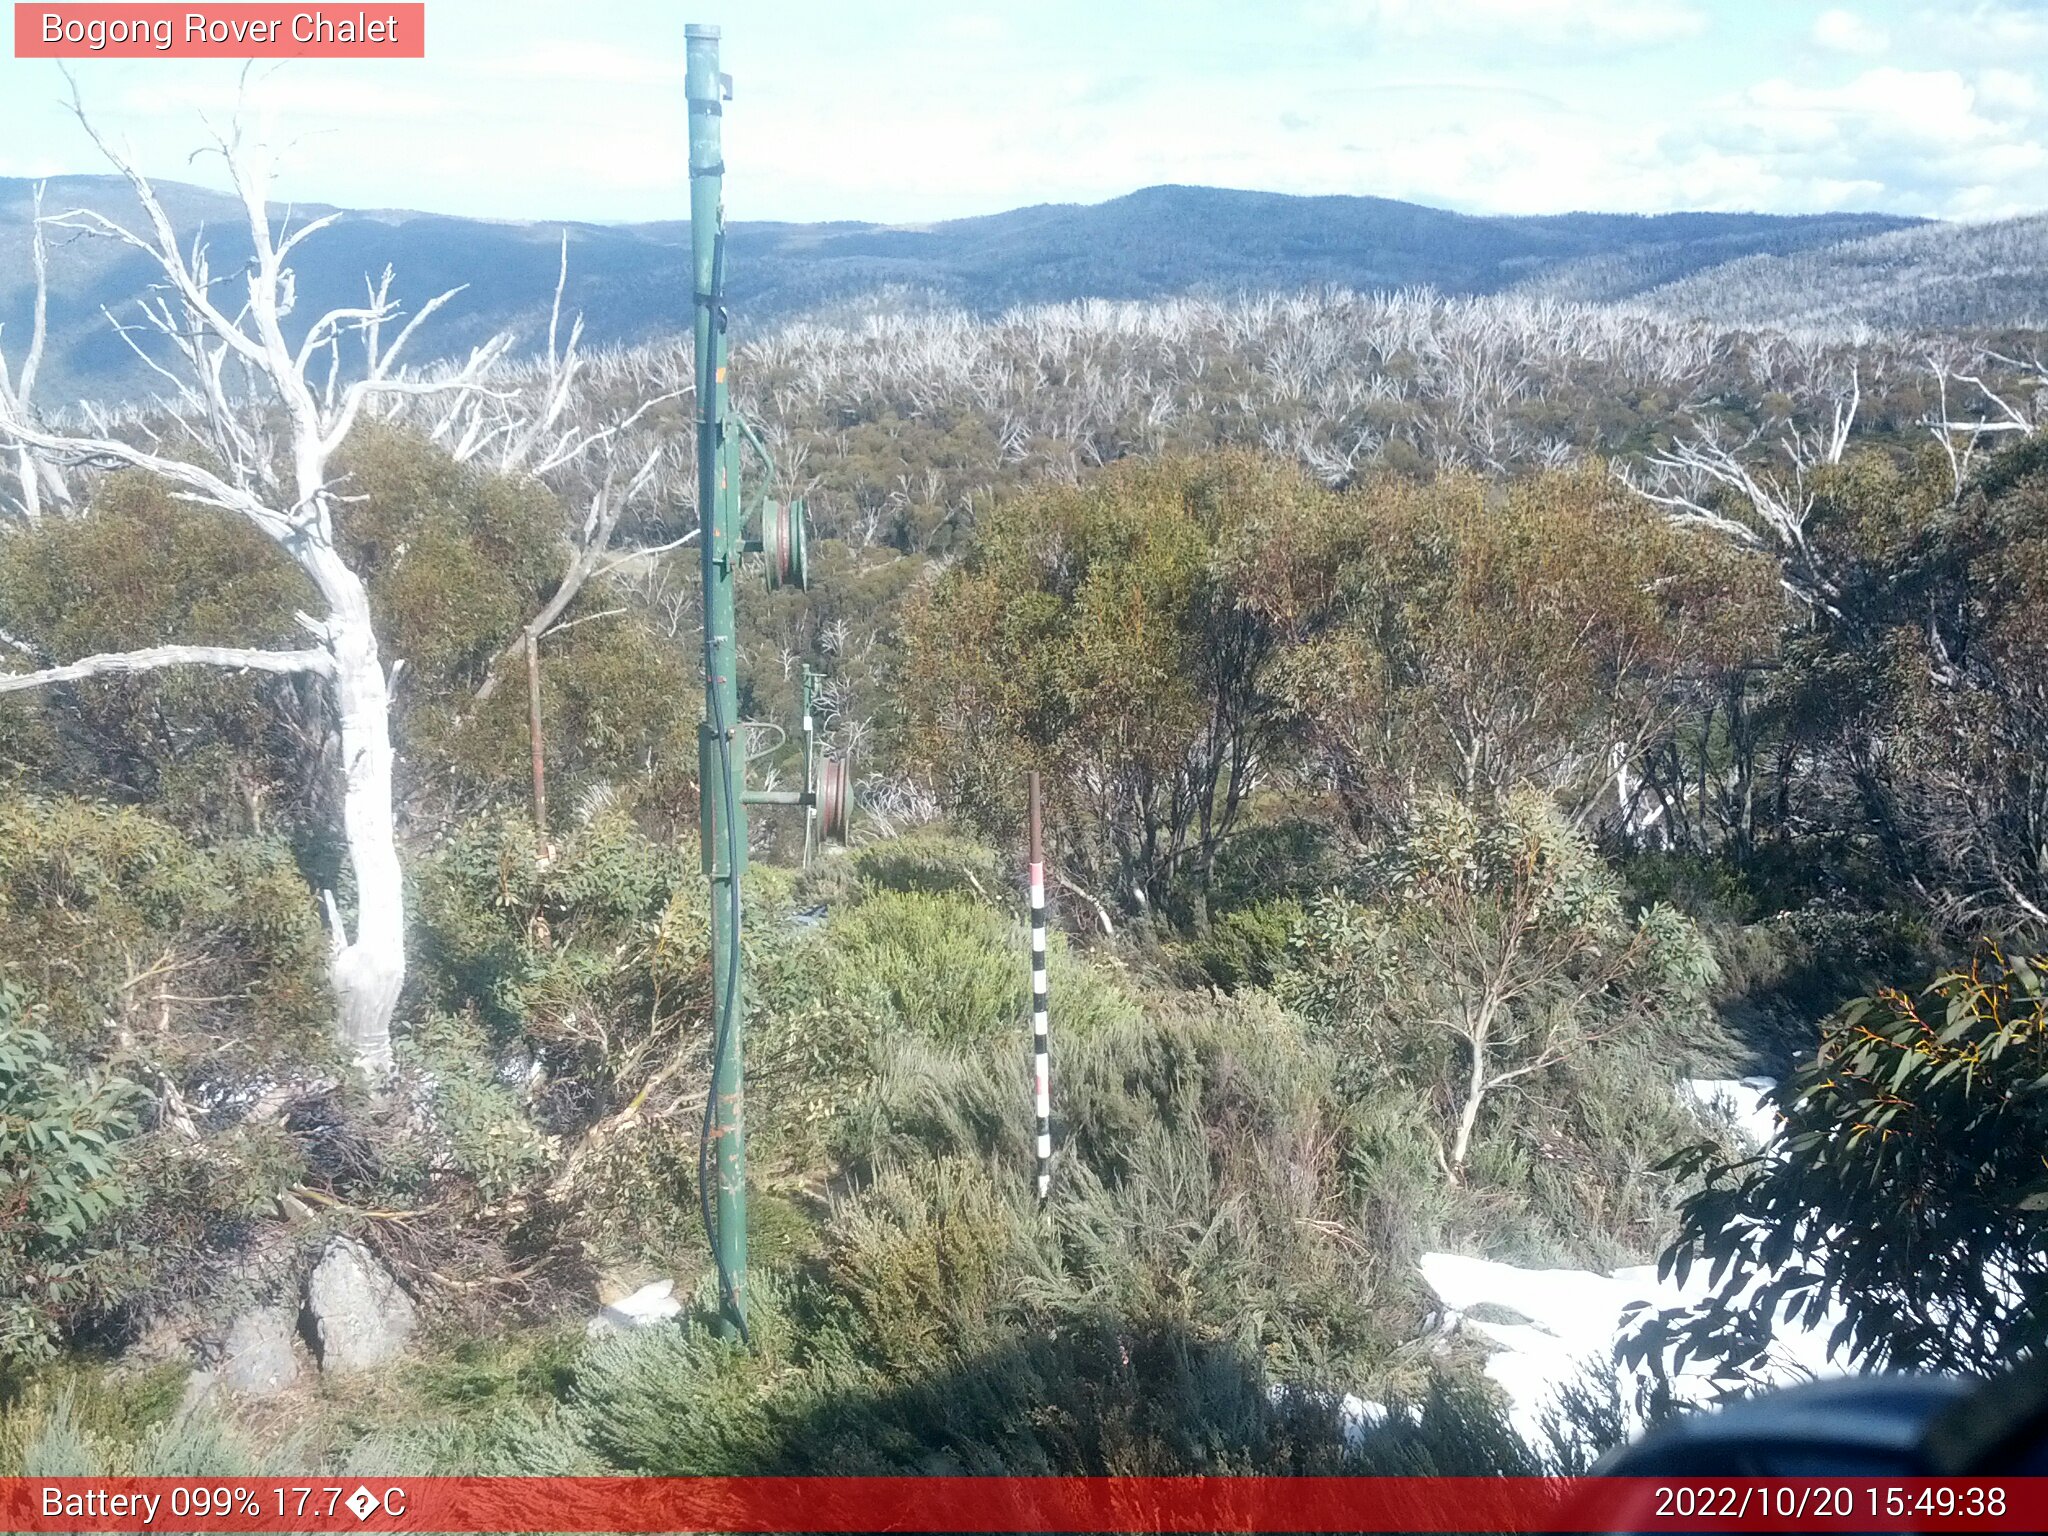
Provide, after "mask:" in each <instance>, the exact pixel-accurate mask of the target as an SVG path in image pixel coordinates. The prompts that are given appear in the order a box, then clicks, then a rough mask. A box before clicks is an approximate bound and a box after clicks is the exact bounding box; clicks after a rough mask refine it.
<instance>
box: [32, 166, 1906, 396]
mask: <svg viewBox="0 0 2048 1536" xmlns="http://www.w3.org/2000/svg"><path fill="white" fill-rule="evenodd" d="M161 190H162V195H163V197H164V199H165V206H166V207H167V208H168V209H169V210H170V211H171V213H172V214H173V215H174V217H175V218H176V219H177V220H178V221H179V223H180V224H181V226H182V227H185V228H198V227H201V226H203V227H205V228H206V229H207V230H208V231H209V232H210V236H211V241H212V260H213V264H214V267H215V270H217V271H219V272H222V273H227V272H233V271H237V270H239V269H240V267H241V265H242V264H243V263H244V262H246V261H247V259H248V255H249V245H248V239H247V236H246V234H243V233H238V230H239V229H240V226H241V224H242V223H243V214H242V210H241V209H240V207H239V206H238V205H237V204H236V203H235V201H234V200H233V199H232V198H230V197H226V196H223V195H221V194H220V193H217V192H213V191H210V190H207V189H204V188H200V187H192V186H179V185H166V186H164V187H163V188H162V189H161ZM33 200H34V185H33V184H32V183H29V182H25V181H9V180H6V179H4V178H0V334H5V335H13V336H19V335H21V334H22V333H23V331H24V330H25V329H26V326H27V323H28V299H29V295H30V294H31V292H32V291H33V285H32V283H31V282H30V281H29V277H28V272H29V267H28V261H27V256H28V246H29V238H28V237H29V230H30V228H31V223H32V206H33ZM74 208H82V209H86V210H90V211H91V212H94V213H98V214H102V215H106V216H109V217H113V218H117V219H122V220H132V219H133V218H134V216H135V213H136V206H135V202H134V196H133V194H132V192H131V191H130V189H129V188H128V186H127V185H126V184H125V183H124V182H122V181H121V180H120V179H119V178H118V177H95V176H65V177H57V178H55V179H53V180H52V181H50V182H49V183H47V185H46V188H45V192H44V211H45V212H46V213H50V214H55V213H59V212H63V211H67V210H71V209H74ZM335 211H336V210H334V209H333V208H330V207H327V206H325V205H314V204H300V205H297V206H295V207H293V208H291V209H289V210H287V209H285V208H283V207H280V208H278V209H276V210H275V213H276V214H277V216H279V217H281V218H283V217H289V218H292V219H296V220H299V221H302V222H303V221H311V220H314V219H318V218H322V217H325V216H327V215H329V214H331V213H334V212H335ZM1915 222H1916V221H1914V220H1909V219H1899V218H1892V217H1888V216H1884V215H1877V214H1827V215H1818V216H1813V217H1807V218H1781V217H1774V216H1765V215H1750V214H1719V213H1687V214H1668V215H1663V216H1660V217H1655V218H1644V217H1638V216H1634V215H1612V214H1567V215H1563V216H1560V217H1553V218H1481V217H1472V216H1468V215H1465V214H1458V213H1450V212H1446V211H1444V210H1442V209H1436V208H1424V207H1419V206H1417V205H1416V204H1413V203H1402V202H1396V201H1394V200H1392V199H1389V198H1377V197H1287V196H1283V195H1280V194H1277V193H1268V192H1238V191H1227V190H1224V189H1220V188H1214V187H1148V188H1146V189H1145V190H1143V191H1141V192H1134V193H1132V194H1131V195H1129V196H1128V197H1120V198H1116V199H1114V200H1112V201H1110V202H1107V203H1102V204H1098V205H1094V206H1087V207H1083V206H1076V205H1071V204H1061V205H1046V206H1041V207H1035V208H1019V209H1015V210H1012V211H1011V212H1008V213H1000V214H994V215H991V216H988V217H985V218H975V219H957V220H952V221H949V222H945V223H939V224H932V225H921V226H916V227H905V226H886V225H878V224H863V223H854V222H845V223H834V224H788V223H773V222H749V221H740V222H738V223H735V224H734V225H733V226H732V228H731V235H730V241H731V250H732V274H733V276H732V303H733V308H734V312H735V313H736V314H737V315H738V316H739V317H740V318H741V319H742V321H744V322H745V323H747V324H749V325H759V324H762V323H766V322H772V321H774V320H777V319H781V318H786V317H788V316H791V315H795V314H800V313H805V312H810V311H814V310H817V309H819V308H821V307H830V306H832V305H834V304H849V303H850V304H852V305H853V306H854V307H855V309H856V310H871V309H873V308H875V307H877V305H878V304H888V305H891V306H895V307H901V306H903V305H906V304H908V305H909V306H911V307H913V308H928V307H932V306H934V305H936V306H939V307H959V308H963V309H967V310H969V311H972V312H975V313H980V314H993V313H996V312H998V311H1000V310H1002V309H1005V308H1007V307H1009V306H1010V305H1013V304H1040V303H1047V302H1055V301H1061V300H1069V299H1081V298H1115V299H1124V298H1152V297H1157V296H1161V295H1170V294H1180V293H1209V294H1212V295H1221V296H1229V295H1233V294H1237V293H1242V292H1246V291H1257V290H1274V291H1279V292H1292V291H1296V290H1300V289H1304V288H1311V287H1314V286H1316V285H1319V284H1334V285H1337V286H1340V287H1347V288H1356V289H1363V290H1373V289H1397V288H1415V287H1425V288H1432V289H1435V290H1437V291H1439V292H1442V293H1450V294H1469V293H1492V292H1496V291H1499V290H1501V289H1504V288H1508V287H1511V286H1513V285H1515V284H1517V283H1526V282H1530V281H1535V282H1543V281H1545V280H1546V275H1547V274H1551V273H1557V274H1559V275H1560V280H1561V281H1562V282H1563V283H1564V287H1563V288H1562V289H1560V291H1562V292H1567V293H1568V295H1569V296H1570V297H1574V298H1600V299H1610V298H1620V297H1624V296H1626V295H1628V294H1632V293H1635V292H1638V291H1640V290H1641V289H1643V288H1646V287H1650V286H1652V285H1655V284H1658V283H1664V282H1668V281H1670V280H1672V279H1673V278H1677V277H1682V276H1684V275H1685V274H1687V273H1691V272H1694V271H1696V270H1698V269H1700V268H1702V267H1710V266H1713V265H1715V264H1717V263H1721V262H1726V261H1729V260H1732V259H1734V258H1737V257H1743V256H1751V255H1758V254H1776V253H1787V252H1796V251H1801V250H1805V249H1807V248H1809V247H1813V246H1826V245H1832V244H1834V243H1835V242H1838V241H1844V240H1853V239H1855V238H1858V237H1861V236H1865V235H1870V234H1875V233H1877V232H1880V231H1885V230H1893V229H1900V228H1903V227H1906V226H1909V225H1912V224H1914V223H1915ZM90 223H91V221H90V220H89V219H88V220H86V221H83V227H81V228H74V229H70V230H67V232H66V233H65V236H64V240H65V259H64V260H63V261H62V262H60V263H58V264H57V267H56V269H55V271H54V272H53V274H52V276H53V281H52V286H51V293H50V314H51V335H52V341H51V345H50V355H49V362H48V369H49V377H50V384H51V387H52V388H53V389H56V390H59V391H62V392H65V393H78V394H87V395H90V396H92V397H94V398H100V399H105V398H109V397H114V396H121V395H136V394H146V393H148V392H149V391H151V390H153V389H154V388H156V387H158V386H159V385H161V383H162V381H161V380H160V379H156V378H154V377H153V376H151V375H150V373H149V372H148V370H147V369H146V368H144V367H143V366H142V365H141V364H140V363H139V362H138V361H137V359H136V357H135V355H134V353H133V352H132V351H131V350H130V349H129V347H128V345H126V344H125V343H124V342H123V341H122V339H121V338H120V337H119V336H118V335H116V334H115V333H114V332H112V331H111V330H110V329H109V328H108V326H107V324H106V321H105V316H104V314H103V312H102V308H101V306H103V305H110V306H116V307H118V306H120V305H122V304H125V303H127V302H129V300H130V299H131V298H132V296H133V295H134V293H135V291H136V288H137V286H138V283H139V282H142V281H146V280H147V277H146V268H145V267H144V266H142V265H139V264H138V263H139V260H140V258H139V255H138V253H137V252H135V251H134V250H132V249H130V248H128V247H125V246H123V245H121V244H120V243H119V242H117V241H113V240H108V239H105V238H93V237H92V231H91V228H90ZM564 240H566V241H567V247H568V302H569V306H570V309H571V310H572V311H573V312H576V313H580V314H582V315H583V317H584V320H585V325H586V330H587V333H588V335H589V337H590V340H591V341H592V342H593V343H594V344H599V345H603V344H611V343H635V342H644V341H648V340H650V339H652V338H654V337H657V336H662V335H666V334H668V333H669V332H671V331H673V330H674V329H676V327H677V325H678V324H679V320H680V317H681V316H682V315H683V314H684V313H685V312H686V309H685V308H679V307H678V306H679V305H683V304H684V300H685V298H686V297H687V295H688V293H689V288H690V279H689V272H688V268H689V247H690V237H689V225H688V224H687V223H669V224H644V225H601V224H571V225H568V226H566V227H565V226H563V225H560V224H554V223H546V224H511V223H490V222H486V221H482V220H476V219H458V218H447V217H443V216H439V215H435V214H431V213H414V212H391V211H370V212H362V213H352V214H351V215H350V216H349V217H348V218H346V219H344V220H342V221H341V222H340V223H339V224H337V225H335V226H334V227H333V228H331V229H330V230H328V231H326V232H325V234H324V237H323V238H322V239H320V240H318V241H315V242H313V243H311V244H308V245H306V246H304V247H302V248H301V250H300V251H299V253H298V258H299V259H298V262H297V265H296V266H295V268H294V271H295V273H296V278H297V283H298V292H299V295H300V302H299V307H298V309H297V313H298V314H299V315H301V316H304V317H307V318H310V317H311V316H313V315H316V314H321V313H324V312H326V311H327V310H328V309H330V308H332V307H333V306H335V305H337V304H351V303H354V302H355V301H356V300H357V299H358V298H359V297H360V296H361V293H362V287H363V278H364V274H365V273H370V274H373V275H374V274H375V273H377V272H379V271H381V270H382V269H383V267H384V266H385V264H386V263H389V264H391V265H393V266H394V267H396V269H397V270H398V271H399V272H401V273H403V274H404V276H405V278H406V281H407V283H408V284H410V285H414V286H415V288H416V290H417V291H419V292H421V293H438V292H440V291H442V290H443V289H447V288H453V287H456V286H458V285H467V287H466V288H465V291H464V292H463V294H462V295H461V296H460V298H459V300H458V302H456V303H455V304H453V305H451V306H450V307H449V309H448V310H447V311H446V312H445V313H444V314H443V315H442V317H441V320H440V324H438V325H437V326H436V327H435V329H434V331H433V332H432V333H431V334H430V335H429V336H427V337H423V338H422V343H423V345H425V346H426V347H428V348H429V349H430V350H431V351H432V353H433V355H435V356H443V357H445V356H454V355H459V354H460V353H461V352H463V351H466V350H467V349H468V348H469V347H472V346H474V345H476V344H477V343H479V342H481V341H483V340H484V339H485V338H486V337H488V336H490V335H492V334H494V333H496V332H498V331H500V330H503V329H511V330H514V331H515V332H517V333H518V343H519V346H520V347H521V348H522V349H523V350H525V351H528V352H531V351H533V350H536V349H538V348H539V347H540V346H541V345H542V338H543V333H544V331H545V327H546V319H547V308H548V294H549V292H550V290H551V289H552V287H553V285H554V278H555V275H556V269H557V264H558V261H559V260H560V257H561V248H562V242H563V241H564ZM1596 272H1597V273H1598V274H1599V276H1598V277H1597V278H1595V277H1594V276H1593V275H1592V274H1594V273H1596ZM878 295H879V296H880V297H878ZM679 296H681V297H679ZM286 324H287V328H288V329H289V328H290V327H291V325H292V324H293V322H292V320H291V317H290V316H287V317H286ZM294 339H295V340H296V335H295V336H294ZM145 345H153V344H150V343H147V342H145Z"/></svg>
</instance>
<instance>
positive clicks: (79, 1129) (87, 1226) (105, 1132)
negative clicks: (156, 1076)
mask: <svg viewBox="0 0 2048 1536" xmlns="http://www.w3.org/2000/svg"><path fill="white" fill-rule="evenodd" d="M31 1018H32V1015H31V1013H30V1011H29V1009H28V1008H27V1006H26V1005H25V1003H24V1001H23V998H22V995H21V993H20V991H19V990H18V989H17V988H15V987H14V986H13V984H12V983H10V982H8V981H7V980H6V979H5V978H4V977H0V1366H4V1365H5V1364H7V1363H8V1362H9V1361H11V1360H20V1359H23V1358H28V1359H33V1358H36V1357H38V1356H42V1355H47V1354H48V1353H50V1352H51V1350H52V1349H53V1348H54V1346H55V1345H56V1343H57V1340H58V1338H59V1336H60V1333H61V1330H62V1327H63V1324H64V1321H65V1320H66V1318H67V1317H68V1316H70V1315H71V1314H73V1313H75V1312H77V1311H78V1310H80V1309H81V1308H83V1307H84V1306H87V1305H89V1304H90V1303H92V1302H94V1301H97V1300H99V1299H101V1297H102V1295H103V1292H104V1289H105V1287H106V1284H107V1281H108V1280H109V1278H110V1274H111V1272H112V1271H114V1270H116V1269H118V1268H119V1267H120V1261H121V1258H122V1255H121V1253H120V1248H119V1243H118V1240H117V1239H113V1238H111V1237H110V1234H109V1233H108V1231H107V1228H108V1225H109V1222H110V1220H111V1218H112V1217H113V1216H114V1215H115V1214H116V1212H118V1211H119V1210H120V1208H121V1207H122V1206H124V1205H126V1204H127V1203H128V1202H129V1200H130V1199H132V1198H133V1190H132V1188H131V1186H130V1184H129V1182H128V1173H129V1167H128V1165H129V1162H130V1147H129V1145H128V1143H129V1141H130V1140H131V1138H132V1137H133V1136H134V1134H135V1132H136V1130H137V1128H138V1110H139V1107H140V1105H141V1103H142V1102H143V1101H144V1099H145V1095H144V1094H143V1092H142V1090H141V1089H140V1088H138V1087H137V1086H136V1085H135V1084H134V1083H132V1082H129V1081H128V1080H127V1079H126V1078H123V1077H120V1076H118V1075H116V1074H113V1073H109V1072H99V1071H90V1072H84V1073H75V1072H72V1071H68V1070H66V1068H65V1067H64V1065H63V1064H62V1062H61V1060H60V1058H59V1057H58V1056H57V1054H56V1052H55V1050H54V1048H53V1047H52V1046H51V1044H50V1041H49V1037H48V1036H46V1035H44V1034H43V1033H42V1032H41V1031H39V1030H37V1029H35V1028H33V1027H32V1024H31Z"/></svg>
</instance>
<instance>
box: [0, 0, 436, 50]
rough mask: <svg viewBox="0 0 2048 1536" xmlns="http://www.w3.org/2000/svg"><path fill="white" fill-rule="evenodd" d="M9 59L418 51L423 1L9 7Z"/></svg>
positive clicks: (422, 46) (422, 41) (423, 38)
mask: <svg viewBox="0 0 2048 1536" xmlns="http://www.w3.org/2000/svg"><path fill="white" fill-rule="evenodd" d="M14 56H15V57H16V58H17V59H176V58H187V59H423V58H425V57H426V56H427V8H426V6H425V4H424V3H413V4H388V3H377V0H372V3H370V4H367V5H363V4H357V5H347V4H343V5H270V4H231V5H205V4H201V5H120V4H104V3H103V4H90V5H87V4H56V5H25V4H21V3H17V4H16V5H15V7H14Z"/></svg>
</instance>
